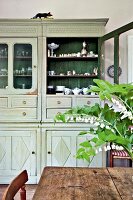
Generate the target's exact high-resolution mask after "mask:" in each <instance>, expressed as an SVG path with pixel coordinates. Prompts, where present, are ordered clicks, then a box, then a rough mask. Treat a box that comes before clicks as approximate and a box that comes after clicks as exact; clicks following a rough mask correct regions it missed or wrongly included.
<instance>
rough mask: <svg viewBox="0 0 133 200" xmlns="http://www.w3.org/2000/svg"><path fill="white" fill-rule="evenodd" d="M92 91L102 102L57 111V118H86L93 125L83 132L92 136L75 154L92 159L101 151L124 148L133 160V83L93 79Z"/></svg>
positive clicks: (56, 119) (80, 157) (72, 120)
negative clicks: (116, 82) (113, 82)
mask: <svg viewBox="0 0 133 200" xmlns="http://www.w3.org/2000/svg"><path fill="white" fill-rule="evenodd" d="M94 83H95V84H96V86H92V87H91V89H90V91H91V92H95V93H96V94H98V95H99V98H100V99H101V105H99V104H95V105H94V106H83V107H75V108H72V109H70V110H68V111H67V112H65V113H58V114H57V115H56V116H55V121H56V122H57V121H62V122H64V123H67V122H76V123H77V122H85V123H88V125H89V126H88V127H90V124H92V125H93V128H88V131H82V132H81V133H79V134H80V135H85V134H91V135H92V139H90V140H85V141H84V142H82V143H81V144H80V147H79V149H78V151H77V155H76V157H77V158H79V159H84V160H87V161H88V162H90V161H91V158H92V157H93V156H95V155H96V154H97V153H98V152H100V151H102V150H103V149H104V150H105V151H107V150H110V149H118V150H123V149H124V150H125V151H126V152H127V153H128V155H129V156H130V157H131V159H132V160H133V149H132V148H133V134H132V133H133V85H132V84H114V85H113V84H111V83H109V82H107V81H105V80H99V79H94Z"/></svg>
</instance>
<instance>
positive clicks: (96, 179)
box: [33, 167, 133, 200]
mask: <svg viewBox="0 0 133 200" xmlns="http://www.w3.org/2000/svg"><path fill="white" fill-rule="evenodd" d="M121 199H122V200H133V168H84V167H45V168H44V170H43V172H42V175H41V178H40V181H39V183H38V186H37V189H36V191H35V194H34V196H33V200H121Z"/></svg>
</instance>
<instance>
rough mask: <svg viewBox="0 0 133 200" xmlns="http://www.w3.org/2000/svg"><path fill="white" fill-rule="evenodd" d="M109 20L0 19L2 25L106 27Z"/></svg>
mask: <svg viewBox="0 0 133 200" xmlns="http://www.w3.org/2000/svg"><path fill="white" fill-rule="evenodd" d="M108 20H109V19H108V18H96V19H8V18H0V25H8V24H10V25H23V24H24V25H40V24H42V25H45V24H46V25H48V24H58V23H59V24H60V23H61V24H68V23H76V24H77V23H79V24H80V23H82V24H101V25H104V26H105V25H106V24H107V22H108Z"/></svg>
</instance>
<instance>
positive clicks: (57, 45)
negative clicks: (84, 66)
mask: <svg viewBox="0 0 133 200" xmlns="http://www.w3.org/2000/svg"><path fill="white" fill-rule="evenodd" d="M58 47H59V44H55V43H51V44H48V48H49V49H50V50H51V57H53V56H54V50H55V49H57V48H58Z"/></svg>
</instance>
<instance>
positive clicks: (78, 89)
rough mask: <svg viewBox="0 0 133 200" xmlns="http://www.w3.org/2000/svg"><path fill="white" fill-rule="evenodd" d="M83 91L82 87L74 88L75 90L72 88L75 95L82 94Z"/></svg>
mask: <svg viewBox="0 0 133 200" xmlns="http://www.w3.org/2000/svg"><path fill="white" fill-rule="evenodd" d="M81 91H82V89H80V88H77V87H76V88H74V89H73V90H72V92H73V93H74V95H78V94H80V93H81Z"/></svg>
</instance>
